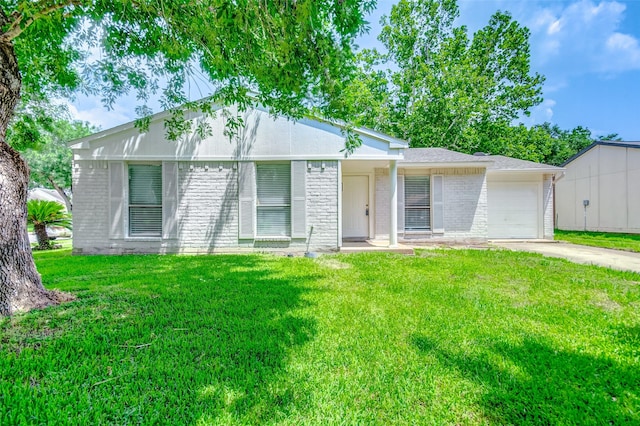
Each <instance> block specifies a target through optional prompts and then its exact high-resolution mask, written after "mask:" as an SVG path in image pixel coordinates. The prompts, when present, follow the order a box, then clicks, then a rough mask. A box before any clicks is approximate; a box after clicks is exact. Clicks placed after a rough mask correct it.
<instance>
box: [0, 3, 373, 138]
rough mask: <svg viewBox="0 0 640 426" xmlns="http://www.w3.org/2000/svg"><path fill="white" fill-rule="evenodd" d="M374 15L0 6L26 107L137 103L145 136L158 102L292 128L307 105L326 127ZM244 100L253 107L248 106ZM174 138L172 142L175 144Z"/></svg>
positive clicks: (343, 7) (332, 6) (295, 6)
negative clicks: (91, 101) (357, 41)
mask: <svg viewBox="0 0 640 426" xmlns="http://www.w3.org/2000/svg"><path fill="white" fill-rule="evenodd" d="M374 5H375V1H373V0H345V1H339V2H337V1H333V0H298V1H295V2H262V1H260V2H258V1H252V0H240V1H222V0H205V1H197V2H183V1H166V0H162V1H159V0H151V1H145V2H130V1H128V0H117V1H75V0H67V1H62V2H53V3H51V2H32V1H27V0H18V1H9V2H7V1H3V2H1V3H0V8H1V10H2V12H3V13H4V15H6V17H7V24H6V25H5V27H4V28H2V29H1V32H0V34H1V33H4V34H3V37H4V38H5V39H7V40H11V41H12V42H13V44H14V47H15V52H16V56H17V59H18V65H19V67H20V70H21V74H22V76H23V81H22V83H23V88H22V94H23V99H24V100H25V102H26V104H27V105H30V103H31V102H32V101H37V100H41V99H47V98H48V97H50V96H51V95H60V96H65V95H69V94H70V93H72V92H73V91H77V90H80V91H82V92H85V93H93V94H98V95H101V96H102V99H103V101H104V103H105V105H107V106H109V107H111V106H113V105H114V103H115V102H116V101H117V98H118V97H119V96H121V95H123V94H125V93H129V92H134V93H135V94H136V96H137V97H138V99H139V100H140V103H141V105H140V106H139V107H138V108H137V111H138V113H140V114H141V121H140V125H142V126H144V124H145V120H144V118H145V116H147V115H148V113H149V112H150V109H149V108H148V105H147V101H148V100H149V98H150V97H151V96H152V95H154V94H156V93H159V94H160V97H161V104H162V106H163V108H164V109H167V110H172V109H173V108H174V107H176V106H178V105H183V104H186V105H187V107H189V108H197V109H201V110H203V111H205V112H212V110H211V107H210V104H211V103H212V102H217V103H221V104H223V105H231V104H237V105H239V106H240V107H241V108H246V107H247V106H249V105H251V104H262V105H266V106H269V107H270V108H271V109H272V111H273V112H274V113H275V114H284V115H287V116H291V117H300V116H302V115H303V114H305V113H306V112H307V111H309V106H310V105H309V103H308V102H309V101H308V100H309V99H312V100H313V105H314V106H315V107H317V108H319V109H320V110H321V111H323V112H324V113H326V114H327V115H328V116H330V117H333V118H342V115H343V114H342V113H341V112H340V111H338V110H336V109H335V108H333V107H331V106H330V104H331V98H332V97H333V96H335V94H336V93H337V91H338V90H339V86H340V85H341V83H340V82H341V79H342V78H343V76H345V75H348V74H350V73H351V68H352V64H351V62H352V56H353V54H352V52H351V48H352V46H353V41H354V38H355V37H356V36H358V35H359V34H361V33H362V31H363V29H364V27H365V21H364V16H365V14H366V13H368V12H369V11H371V10H372V8H373V7H374ZM96 52H99V54H98V55H96ZM198 80H206V81H208V82H211V86H209V87H208V88H206V89H202V88H200V89H201V94H202V95H203V96H204V95H207V94H210V95H211V97H209V98H207V99H204V100H201V101H191V100H190V99H189V89H190V87H191V85H192V84H197V83H196V82H197V81H198ZM165 82H166V84H164V83H165ZM207 84H208V83H206V84H205V85H207ZM203 90H204V92H205V93H202V91H203ZM248 90H252V91H255V92H257V93H258V95H257V98H256V99H254V98H248V97H247V96H246V95H247V92H248ZM206 92H210V93H206ZM170 123H173V124H174V125H176V124H178V123H180V121H179V120H173V121H171V122H170ZM174 130H176V129H174V128H173V127H171V128H170V131H169V134H170V135H171V136H172V137H177V136H176V131H174ZM177 130H178V131H179V130H180V129H179V128H178V129H177ZM178 133H179V132H178Z"/></svg>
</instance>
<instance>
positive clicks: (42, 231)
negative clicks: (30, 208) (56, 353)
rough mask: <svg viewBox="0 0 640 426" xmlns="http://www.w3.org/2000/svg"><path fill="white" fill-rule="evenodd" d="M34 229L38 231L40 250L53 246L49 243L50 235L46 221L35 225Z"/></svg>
mask: <svg viewBox="0 0 640 426" xmlns="http://www.w3.org/2000/svg"><path fill="white" fill-rule="evenodd" d="M33 230H34V231H35V233H36V238H37V239H38V249H40V250H48V249H50V248H51V244H49V235H48V234H47V225H45V224H44V223H38V224H37V225H33Z"/></svg>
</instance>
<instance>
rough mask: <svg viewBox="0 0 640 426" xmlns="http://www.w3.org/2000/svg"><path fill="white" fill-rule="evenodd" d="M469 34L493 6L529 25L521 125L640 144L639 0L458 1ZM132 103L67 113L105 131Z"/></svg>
mask: <svg viewBox="0 0 640 426" xmlns="http://www.w3.org/2000/svg"><path fill="white" fill-rule="evenodd" d="M395 3H396V0H378V7H377V10H376V11H375V12H374V13H373V14H372V15H371V16H370V17H369V21H370V26H371V30H370V32H369V35H367V36H365V37H362V38H361V39H360V40H359V42H358V44H359V45H360V46H361V47H380V46H381V45H380V43H378V42H377V40H376V37H377V34H378V33H379V30H380V25H379V20H380V17H381V16H382V15H383V14H388V13H389V11H390V10H391V6H392V5H393V4H395ZM458 3H459V6H460V12H461V13H460V19H459V22H458V24H460V25H466V26H467V28H468V29H469V31H470V32H474V31H476V30H478V29H480V28H482V27H483V26H485V25H486V24H487V23H488V21H489V17H490V16H491V15H492V14H493V13H494V12H495V11H497V10H502V11H509V12H511V14H512V15H513V17H514V18H515V19H516V20H517V21H518V22H520V24H522V25H524V26H526V27H528V28H529V29H530V30H531V40H530V41H531V68H532V70H533V71H535V72H538V73H540V74H542V75H544V76H545V77H546V81H545V84H544V94H543V96H544V102H543V103H542V104H541V105H539V106H538V107H536V108H535V110H534V111H533V112H532V115H531V117H529V118H527V121H526V124H528V125H531V124H538V123H543V122H545V121H549V122H552V123H556V124H558V125H559V126H560V127H561V128H563V129H572V128H574V127H576V126H579V125H580V126H585V127H588V128H589V129H590V130H591V131H592V132H593V135H594V136H600V135H605V134H609V133H618V134H619V135H620V136H621V137H622V138H623V139H624V140H636V141H640V0H627V1H620V0H618V1H592V0H578V1H575V0H574V1H563V0H459V1H458ZM134 106H135V100H134V99H133V98H124V99H122V100H121V102H119V103H118V104H117V105H116V106H115V108H114V109H113V110H111V111H107V110H106V108H104V107H103V106H102V104H101V103H100V101H99V100H98V99H96V98H86V97H82V98H78V99H77V100H76V101H75V102H74V103H73V105H72V112H74V114H75V116H76V117H77V118H79V119H82V120H86V121H89V122H91V123H94V124H97V125H100V126H101V127H102V128H103V129H106V128H109V127H113V126H115V125H118V124H121V123H124V122H127V121H131V120H132V119H133V118H134V113H133V108H134Z"/></svg>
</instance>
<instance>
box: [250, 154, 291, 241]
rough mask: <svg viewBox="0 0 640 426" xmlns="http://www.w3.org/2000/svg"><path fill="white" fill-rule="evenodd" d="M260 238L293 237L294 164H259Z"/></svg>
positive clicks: (258, 228)
mask: <svg viewBox="0 0 640 426" xmlns="http://www.w3.org/2000/svg"><path fill="white" fill-rule="evenodd" d="M256 192H257V209H256V213H257V217H256V222H257V229H256V231H257V235H258V236H260V237H276V236H279V237H281V236H291V164H290V163H286V164H256Z"/></svg>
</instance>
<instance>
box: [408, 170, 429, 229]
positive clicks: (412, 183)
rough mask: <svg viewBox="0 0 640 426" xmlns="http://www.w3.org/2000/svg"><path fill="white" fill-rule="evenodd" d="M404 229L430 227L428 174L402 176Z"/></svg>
mask: <svg viewBox="0 0 640 426" xmlns="http://www.w3.org/2000/svg"><path fill="white" fill-rule="evenodd" d="M404 229H405V231H428V230H430V229H431V194H430V185H429V176H405V177H404Z"/></svg>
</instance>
